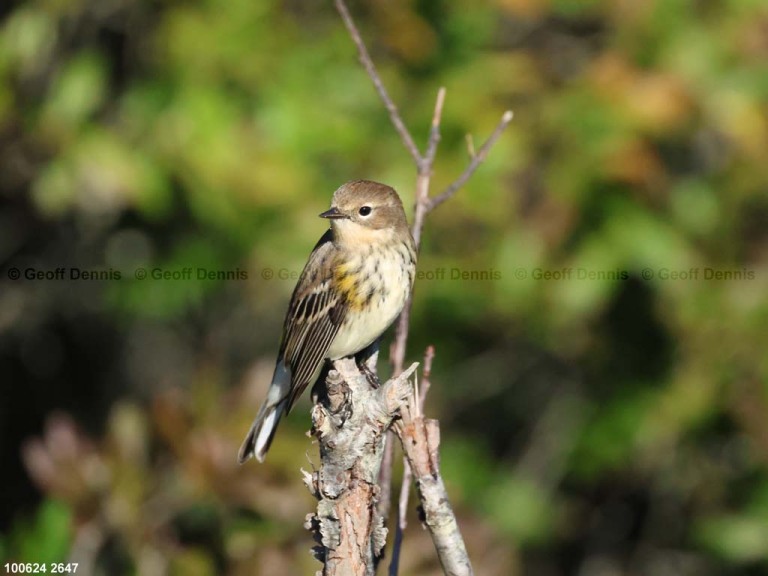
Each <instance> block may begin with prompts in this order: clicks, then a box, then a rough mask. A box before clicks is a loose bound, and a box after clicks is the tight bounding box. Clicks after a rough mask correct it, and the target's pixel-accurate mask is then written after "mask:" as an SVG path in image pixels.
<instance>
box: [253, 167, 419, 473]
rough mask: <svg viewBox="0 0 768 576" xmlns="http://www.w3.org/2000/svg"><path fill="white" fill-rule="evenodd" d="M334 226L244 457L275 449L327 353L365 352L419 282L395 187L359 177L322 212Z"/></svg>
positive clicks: (309, 267) (288, 327) (310, 270)
mask: <svg viewBox="0 0 768 576" xmlns="http://www.w3.org/2000/svg"><path fill="white" fill-rule="evenodd" d="M320 217H321V218H328V219H330V221H331V227H330V229H329V230H328V231H327V232H326V233H325V234H323V236H322V237H321V238H320V241H319V242H318V243H317V245H316V246H315V248H314V250H313V251H312V254H310V255H309V261H308V262H307V264H306V266H304V271H303V272H302V273H301V277H300V278H299V282H298V283H297V284H296V288H295V289H294V291H293V296H292V297H291V303H290V304H289V306H288V313H287V314H286V317H285V325H284V327H283V339H282V343H281V344H280V352H279V354H278V357H277V364H276V366H275V372H274V375H273V376H272V384H271V385H270V387H269V392H268V393H267V399H266V400H265V401H264V404H263V405H262V407H261V409H260V410H259V414H258V415H257V416H256V419H255V420H254V421H253V425H252V426H251V430H250V432H248V436H247V437H246V439H245V442H243V445H242V447H241V448H240V455H239V458H240V462H241V463H242V462H245V461H246V460H247V459H248V458H250V457H251V456H255V457H256V458H257V459H258V460H259V461H260V462H263V461H264V456H265V455H266V453H267V450H269V445H270V444H271V442H272V438H273V437H274V435H275V431H276V430H277V425H278V423H279V422H280V417H281V416H282V415H283V413H287V412H288V411H290V409H291V406H293V403H294V402H295V401H296V399H297V398H298V397H299V396H300V395H301V393H302V392H303V391H304V389H305V388H306V387H307V385H309V384H312V383H314V382H315V380H317V378H318V376H319V375H320V372H321V371H322V368H323V364H324V362H325V361H326V360H336V359H338V358H343V357H345V356H351V355H353V354H357V353H358V352H360V351H361V350H363V349H365V348H367V347H368V346H369V345H371V344H372V343H373V342H374V341H376V340H377V339H378V338H379V337H380V336H381V335H382V333H383V332H384V331H385V330H386V329H387V328H389V326H390V325H391V324H392V322H394V321H395V318H397V316H398V315H399V314H400V312H401V311H402V309H403V306H404V305H405V302H406V300H407V299H408V295H409V294H410V292H411V287H412V286H413V278H414V274H415V269H416V249H415V246H414V243H413V238H412V236H411V233H410V231H409V230H408V222H407V221H406V219H405V212H404V211H403V203H402V202H401V201H400V197H399V196H398V195H397V192H395V191H394V190H393V189H392V188H390V187H389V186H385V185H384V184H379V183H377V182H370V181H368V180H355V181H353V182H347V183H346V184H344V185H343V186H341V187H340V188H339V189H338V190H336V192H335V193H334V194H333V200H332V201H331V209H330V210H328V211H326V212H323V213H322V214H320Z"/></svg>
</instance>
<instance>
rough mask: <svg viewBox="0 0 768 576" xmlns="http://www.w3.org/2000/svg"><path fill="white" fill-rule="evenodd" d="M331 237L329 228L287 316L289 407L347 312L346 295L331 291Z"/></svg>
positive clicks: (282, 351)
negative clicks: (289, 379) (289, 375)
mask: <svg viewBox="0 0 768 576" xmlns="http://www.w3.org/2000/svg"><path fill="white" fill-rule="evenodd" d="M331 239H332V236H331V231H330V230H328V232H326V233H325V234H324V235H323V237H322V238H320V241H319V242H318V243H317V245H316V246H315V249H314V250H313V251H312V254H310V256H309V261H308V262H307V265H306V266H305V267H304V271H303V272H302V273H301V277H300V278H299V281H298V283H297V284H296V289H295V290H294V292H293V296H292V297H291V303H290V305H289V307H288V314H287V315H286V318H285V327H284V329H283V343H282V346H281V348H280V358H281V361H282V362H284V363H286V364H287V365H288V366H289V367H290V370H291V391H290V393H289V397H288V406H287V408H288V410H290V409H291V406H293V403H294V402H295V401H296V399H297V398H298V397H299V396H301V393H302V392H303V391H304V389H305V388H306V387H307V385H308V384H310V380H311V378H312V377H313V375H314V374H315V373H316V372H317V370H318V368H319V367H320V366H321V364H322V362H323V360H324V359H325V355H326V354H327V352H328V348H330V346H331V342H333V339H334V337H335V336H336V334H337V332H338V331H339V327H340V326H341V324H342V322H343V321H344V316H345V314H346V310H347V306H346V302H345V300H344V297H343V296H342V295H341V294H339V293H338V292H337V291H333V290H331V284H332V280H333V267H332V265H331V264H332V262H331V258H332V252H333V244H332V242H331Z"/></svg>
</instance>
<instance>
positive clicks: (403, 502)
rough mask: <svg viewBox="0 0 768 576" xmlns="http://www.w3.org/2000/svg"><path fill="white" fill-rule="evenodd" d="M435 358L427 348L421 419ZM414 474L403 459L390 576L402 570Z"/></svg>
mask: <svg viewBox="0 0 768 576" xmlns="http://www.w3.org/2000/svg"><path fill="white" fill-rule="evenodd" d="M434 357H435V347H434V346H432V345H431V344H430V345H429V346H427V350H426V352H425V353H424V367H423V368H422V376H421V390H420V391H419V392H418V401H417V402H416V407H415V409H416V411H417V412H416V415H417V417H419V418H421V417H422V415H423V414H424V406H425V403H426V399H427V392H429V387H430V386H431V379H430V377H431V375H432V360H433V359H434ZM412 479H413V473H412V472H411V466H410V465H409V464H408V459H407V458H403V484H402V486H401V487H400V500H399V501H398V507H397V527H396V529H395V541H394V544H393V545H392V561H391V562H390V564H389V575H390V576H397V573H398V570H399V568H400V548H401V547H402V544H403V534H404V533H405V529H406V527H407V526H408V500H409V497H410V494H411V481H412Z"/></svg>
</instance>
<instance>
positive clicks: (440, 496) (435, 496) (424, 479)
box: [390, 346, 473, 576]
mask: <svg viewBox="0 0 768 576" xmlns="http://www.w3.org/2000/svg"><path fill="white" fill-rule="evenodd" d="M433 358H434V349H433V348H432V347H431V346H430V347H429V348H428V349H427V352H426V354H425V358H424V365H425V366H424V367H425V370H424V377H423V378H422V385H423V388H422V390H423V392H422V394H421V397H420V398H418V399H416V398H412V401H411V402H410V403H408V404H407V405H406V406H405V407H404V408H402V409H401V417H402V419H401V420H398V421H396V422H395V423H394V429H395V431H396V433H397V435H398V437H399V438H400V442H401V445H402V447H403V452H404V454H405V458H406V464H407V469H408V470H410V471H411V474H412V475H413V477H414V479H415V483H416V491H417V493H418V494H419V500H420V502H421V508H422V510H423V512H424V524H425V525H426V527H427V529H428V530H429V533H430V535H431V536H432V542H433V543H434V545H435V549H436V550H437V555H438V558H439V559H440V564H441V565H442V567H443V572H445V574H450V575H451V576H472V574H473V571H472V565H471V563H470V561H469V555H468V554H467V549H466V546H465V544H464V539H463V538H462V536H461V532H460V530H459V525H458V523H457V522H456V516H455V514H454V513H453V509H452V508H451V504H450V501H449V499H448V492H447V491H446V489H445V484H444V483H443V479H442V477H441V475H440V461H439V457H438V454H439V449H440V425H439V423H438V421H437V420H429V419H426V418H424V416H423V415H422V414H423V408H422V409H421V410H420V409H419V404H420V403H421V402H422V398H426V391H427V390H428V389H429V386H430V378H429V373H430V371H431V363H432V359H433ZM407 480H408V481H410V478H407ZM405 482H406V477H404V478H403V483H404V488H403V492H401V497H400V514H401V517H400V522H399V523H398V530H402V529H404V528H405V514H406V512H407V505H408V495H407V488H406V487H405ZM400 540H402V537H401V538H400ZM398 555H399V551H398ZM394 557H395V556H394V554H393V559H394ZM396 573H397V572H396V570H395V572H392V570H391V569H390V574H391V575H392V576H395V575H396Z"/></svg>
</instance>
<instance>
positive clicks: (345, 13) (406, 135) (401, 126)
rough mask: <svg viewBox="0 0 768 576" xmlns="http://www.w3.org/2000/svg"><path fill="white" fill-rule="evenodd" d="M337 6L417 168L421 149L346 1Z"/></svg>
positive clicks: (341, 1)
mask: <svg viewBox="0 0 768 576" xmlns="http://www.w3.org/2000/svg"><path fill="white" fill-rule="evenodd" d="M335 4H336V10H337V11H338V12H339V14H340V15H341V19H342V20H343V21H344V25H345V26H346V27H347V31H348V32H349V35H350V36H351V37H352V40H353V41H354V42H355V46H357V52H358V54H359V56H360V63H361V64H362V65H363V67H364V68H365V71H366V72H368V76H370V78H371V80H372V81H373V85H374V86H375V87H376V92H378V93H379V97H380V98H381V100H382V102H384V106H385V107H386V109H387V111H388V112H389V118H390V120H392V124H393V125H394V127H395V130H397V133H398V134H400V139H401V140H402V141H403V145H404V146H405V147H406V149H407V150H408V152H409V153H410V154H411V158H413V161H414V162H415V163H416V166H419V164H420V163H421V154H420V153H419V149H418V147H417V146H416V143H415V142H414V141H413V137H412V136H411V133H410V132H409V131H408V128H406V127H405V122H403V119H402V118H401V117H400V112H398V110H397V106H396V105H395V103H394V102H393V101H392V98H390V97H389V93H388V92H387V89H386V88H385V87H384V83H383V82H382V81H381V77H380V76H379V73H378V72H377V71H376V66H374V64H373V60H371V55H370V54H369V53H368V49H367V48H366V47H365V43H364V42H363V38H362V36H360V32H359V31H358V30H357V26H356V25H355V21H354V20H353V19H352V16H351V15H350V13H349V10H348V9H347V5H346V4H345V3H344V0H335Z"/></svg>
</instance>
